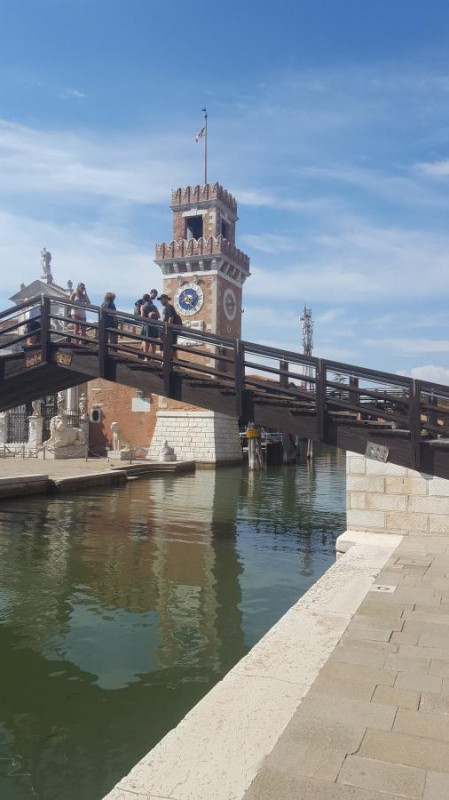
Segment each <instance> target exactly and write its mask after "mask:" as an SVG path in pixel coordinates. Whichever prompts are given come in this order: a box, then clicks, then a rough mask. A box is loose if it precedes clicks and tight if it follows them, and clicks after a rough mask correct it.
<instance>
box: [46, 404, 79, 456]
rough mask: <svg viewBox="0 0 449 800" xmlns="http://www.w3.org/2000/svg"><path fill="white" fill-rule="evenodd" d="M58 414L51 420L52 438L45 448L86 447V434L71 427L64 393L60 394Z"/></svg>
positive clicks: (48, 440)
mask: <svg viewBox="0 0 449 800" xmlns="http://www.w3.org/2000/svg"><path fill="white" fill-rule="evenodd" d="M57 408H58V413H57V414H56V416H54V417H52V418H51V420H50V438H49V439H47V441H46V442H44V446H45V447H51V448H54V449H58V448H60V447H68V446H73V445H85V444H86V434H85V432H84V431H82V430H81V428H72V427H69V420H68V417H67V414H66V411H65V401H64V395H63V393H62V392H59V393H58V399H57Z"/></svg>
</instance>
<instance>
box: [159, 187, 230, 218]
mask: <svg viewBox="0 0 449 800" xmlns="http://www.w3.org/2000/svg"><path fill="white" fill-rule="evenodd" d="M209 200H219V201H220V202H221V203H223V205H225V206H227V207H228V208H229V209H230V210H231V211H232V212H233V213H234V214H237V201H236V199H235V197H233V196H232V194H230V193H229V192H228V191H227V189H224V188H223V186H221V185H220V184H219V183H205V184H203V185H197V186H186V187H185V188H178V189H173V191H172V195H171V202H172V208H174V207H177V206H180V205H191V204H192V203H202V202H207V201H209Z"/></svg>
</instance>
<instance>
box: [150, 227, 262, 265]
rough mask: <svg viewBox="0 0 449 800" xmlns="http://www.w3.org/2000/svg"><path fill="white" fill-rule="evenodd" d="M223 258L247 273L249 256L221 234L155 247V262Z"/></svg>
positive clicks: (165, 243)
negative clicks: (211, 257) (204, 257)
mask: <svg viewBox="0 0 449 800" xmlns="http://www.w3.org/2000/svg"><path fill="white" fill-rule="evenodd" d="M219 255H221V256H224V257H226V258H227V259H229V260H230V261H232V262H234V263H235V264H238V266H239V267H241V268H242V269H244V270H245V271H246V272H249V256H247V255H246V253H243V252H242V250H239V249H238V247H234V245H233V244H231V243H230V242H228V240H227V239H225V238H224V237H223V236H222V235H221V234H220V235H219V236H208V237H205V236H201V237H200V238H199V239H177V240H173V241H171V242H161V243H160V244H157V245H156V258H155V261H156V263H158V262H159V261H164V260H168V261H173V260H176V259H181V258H200V257H201V256H219Z"/></svg>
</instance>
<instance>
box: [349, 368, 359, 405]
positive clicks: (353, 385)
mask: <svg viewBox="0 0 449 800" xmlns="http://www.w3.org/2000/svg"><path fill="white" fill-rule="evenodd" d="M358 388H359V379H358V378H355V377H354V375H350V376H349V402H350V403H351V404H352V405H355V406H357V405H358V404H359V394H358V392H355V391H354V389H358Z"/></svg>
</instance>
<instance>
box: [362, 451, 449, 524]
mask: <svg viewBox="0 0 449 800" xmlns="http://www.w3.org/2000/svg"><path fill="white" fill-rule="evenodd" d="M346 475H347V483H346V507H347V511H346V520H347V527H348V530H358V531H370V532H372V533H400V534H407V533H409V534H415V535H418V534H419V535H423V534H430V535H432V534H441V533H448V534H449V481H448V480H445V479H444V478H434V477H431V476H430V475H424V474H422V473H419V472H415V471H414V470H412V469H406V468H405V467H398V466H396V465H395V464H382V463H381V462H378V461H373V460H371V459H367V458H365V457H364V456H361V455H358V454H356V453H350V452H348V453H347V454H346Z"/></svg>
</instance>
